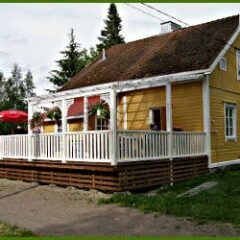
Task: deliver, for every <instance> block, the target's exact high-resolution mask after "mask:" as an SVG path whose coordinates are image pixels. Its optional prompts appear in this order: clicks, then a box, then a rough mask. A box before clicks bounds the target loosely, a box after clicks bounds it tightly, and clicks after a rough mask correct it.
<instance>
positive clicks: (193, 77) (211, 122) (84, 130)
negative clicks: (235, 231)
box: [0, 15, 240, 191]
mask: <svg viewBox="0 0 240 240" xmlns="http://www.w3.org/2000/svg"><path fill="white" fill-rule="evenodd" d="M239 33H240V26H239V16H238V15H237V16H230V17H226V18H223V19H218V20H215V21H212V22H208V23H203V24H200V25H196V26H191V27H187V28H182V27H181V26H179V25H177V24H175V23H173V22H166V23H163V24H162V32H161V33H159V34H158V35H156V36H152V37H149V38H145V39H140V40H137V41H133V42H129V43H126V44H120V45H116V46H112V47H110V48H109V49H106V50H104V51H103V52H102V54H101V56H99V58H98V59H97V60H96V61H94V62H93V63H92V64H90V65H89V66H87V67H85V68H84V69H83V70H81V71H80V72H79V73H78V74H77V75H76V76H74V77H73V78H72V79H71V80H69V81H68V82H67V83H66V84H65V85H64V86H63V87H62V88H61V89H59V90H58V92H56V93H53V94H48V95H43V96H38V97H34V98H32V99H29V120H30V119H31V118H32V116H33V114H34V112H35V111H38V109H40V108H41V107H42V106H44V105H48V106H50V107H51V106H55V107H56V106H57V107H58V108H59V109H60V110H61V115H62V117H61V119H59V120H58V121H57V120H55V121H52V120H50V119H49V120H46V121H44V122H43V124H42V127H41V133H40V134H33V132H32V129H31V128H30V127H29V134H28V136H26V138H25V139H23V140H16V139H17V137H15V140H14V141H22V142H21V143H19V146H22V148H23V149H21V150H20V151H18V152H17V153H16V151H17V150H16V147H14V146H15V145H13V144H12V141H13V140H12V139H10V138H9V139H7V137H5V138H4V139H3V137H1V138H2V140H1V142H0V144H3V145H2V146H3V149H4V151H3V152H2V153H1V156H2V157H3V158H15V159H16V158H19V159H20V158H21V159H28V160H29V161H31V162H32V160H36V161H37V160H42V161H43V160H45V161H60V162H61V164H70V163H73V162H74V163H78V164H80V163H82V164H84V163H85V164H86V163H87V166H88V164H89V163H91V166H93V165H94V164H95V165H94V166H99V165H101V164H105V165H104V169H106V166H108V167H109V169H110V168H111V171H112V174H115V173H116V172H117V173H118V175H117V176H118V177H117V178H116V179H117V180H116V179H115V180H116V182H117V183H116V182H115V183H114V184H119V185H117V187H116V186H115V185H114V184H113V181H110V180H109V181H110V182H111V184H113V185H111V184H110V183H109V184H110V185H111V187H112V189H115V190H117V191H121V190H126V189H137V188H144V187H149V186H154V185H159V184H160V183H165V182H166V181H167V182H171V181H173V182H177V181H178V180H179V181H180V180H184V179H188V178H189V176H190V175H191V177H193V176H196V175H200V174H202V173H206V171H207V169H208V168H213V167H219V166H224V165H229V164H237V163H240V160H239V159H240V137H239V136H240V35H239ZM103 113H104V114H103ZM22 138H24V137H22ZM24 141H25V142H24ZM36 142H37V143H36ZM24 143H25V144H24ZM9 145H11V146H12V147H10V146H9ZM26 146H28V147H26ZM24 147H25V148H24ZM162 164H163V165H162ZM164 164H165V165H164ZM101 166H102V165H101ZM85 168H86V166H85ZM89 169H90V168H89ZM91 169H92V168H91ZM94 169H95V168H94ZM139 169H142V170H139ZM154 169H158V170H154ZM161 169H165V170H161ZM166 169H168V170H166ZM95 170H96V169H95ZM95 170H94V171H95ZM89 171H90V170H89ZM91 171H93V170H91ZM99 171H100V170H99ZM101 171H105V170H103V169H102V170H101ZM106 171H107V170H106ZM108 171H110V170H108ZM139 171H140V172H141V173H140V172H139ZM154 171H158V172H157V173H155V172H154ZM166 171H167V172H166ZM153 172H154V174H153ZM190 172H191V174H190ZM117 173H116V174H117ZM108 174H109V173H108ZM131 174H132V175H131ZM189 174H190V175H189ZM108 176H109V175H108ZM122 176H124V177H122ZM137 176H138V177H137ZM163 176H165V177H166V178H164V177H163ZM139 178H140V179H139ZM130 179H131V180H130ZM163 179H165V180H163ZM166 179H168V180H166ZM169 179H170V180H169ZM174 179H175V180H174ZM106 181H107V180H106V179H105V182H106ZM164 181H165V182H164ZM93 185H94V188H100V187H97V186H98V185H97V184H96V182H95V183H94V184H93ZM93 185H91V187H93ZM101 186H103V185H101ZM114 186H115V187H114ZM108 187H109V186H108ZM109 188H110V187H109ZM102 189H106V184H105V185H104V187H102Z"/></svg>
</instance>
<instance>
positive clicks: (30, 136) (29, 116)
mask: <svg viewBox="0 0 240 240" xmlns="http://www.w3.org/2000/svg"><path fill="white" fill-rule="evenodd" d="M32 110H33V107H32V104H31V103H30V102H28V161H32V157H33V156H32V144H31V142H32V141H31V139H32V129H31V123H30V120H31V118H32Z"/></svg>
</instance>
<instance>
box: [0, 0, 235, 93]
mask: <svg viewBox="0 0 240 240" xmlns="http://www.w3.org/2000/svg"><path fill="white" fill-rule="evenodd" d="M131 5H133V6H135V7H137V8H141V9H142V10H144V11H147V12H149V13H150V14H153V15H155V16H157V17H159V18H161V19H162V20H164V21H169V20H172V19H170V18H168V17H166V16H163V15H161V14H159V13H157V12H154V11H152V10H150V9H148V8H146V7H144V6H143V5H141V4H140V3H139V4H131ZM151 5H152V6H154V7H156V8H158V9H161V10H162V11H164V12H166V13H169V14H171V15H173V16H175V17H176V18H178V19H181V20H182V21H184V22H187V23H188V24H190V25H195V24H199V23H203V22H208V21H211V20H214V19H218V18H222V17H227V16H231V15H235V14H239V13H240V4H239V3H231V4H228V3H223V4H219V3H211V4H203V3H201V4H197V3H192V4H188V3H184V4H182V3H177V4H176V3H172V4H170V3H165V4H164V3H158V4H151ZM108 7H109V4H105V3H73V4H69V3H61V4H60V3H58V4H50V3H48V4H36V3H29V4H23V3H21V4H13V3H12V4H0V12H1V14H0V29H1V31H0V71H2V72H3V73H4V75H5V76H6V77H8V76H9V75H10V72H11V69H12V66H13V64H14V63H17V64H18V65H19V66H20V67H21V68H22V71H23V73H25V72H26V71H27V70H28V69H31V71H32V72H33V77H34V83H35V86H36V93H37V95H41V94H44V93H46V92H45V89H49V88H51V84H49V82H48V80H47V76H48V75H49V72H50V71H51V70H52V69H56V63H55V61H56V60H58V59H60V58H61V55H60V53H59V52H60V51H61V50H64V49H65V47H66V46H67V44H68V34H69V32H70V29H71V28H73V29H74V32H75V35H76V41H77V42H78V43H80V44H81V47H84V48H89V47H91V46H95V45H96V44H97V43H98V39H97V38H98V37H99V36H100V32H101V30H102V29H103V27H104V22H103V20H104V19H105V18H106V16H107V11H108ZM117 8H118V12H119V15H120V17H121V19H122V32H121V33H122V35H123V36H124V37H125V41H126V42H129V41H133V40H137V39H140V38H144V37H148V36H151V35H156V34H159V33H160V23H161V21H160V20H158V19H155V18H152V17H150V16H149V15H146V14H144V13H142V12H140V11H137V10H136V9H133V8H131V7H130V6H128V5H126V4H123V3H120V4H117Z"/></svg>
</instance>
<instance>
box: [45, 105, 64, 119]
mask: <svg viewBox="0 0 240 240" xmlns="http://www.w3.org/2000/svg"><path fill="white" fill-rule="evenodd" d="M45 111H46V117H47V118H49V119H51V120H54V121H57V120H60V119H61V117H62V114H61V110H60V109H59V108H58V107H54V108H46V109H45Z"/></svg>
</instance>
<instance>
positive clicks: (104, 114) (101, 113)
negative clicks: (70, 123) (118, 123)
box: [91, 102, 109, 119]
mask: <svg viewBox="0 0 240 240" xmlns="http://www.w3.org/2000/svg"><path fill="white" fill-rule="evenodd" d="M91 113H93V114H96V115H97V117H98V118H100V119H106V118H108V117H109V110H108V109H107V108H106V106H105V105H104V104H103V103H102V102H100V103H97V104H96V105H94V106H93V107H92V109H91Z"/></svg>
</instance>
